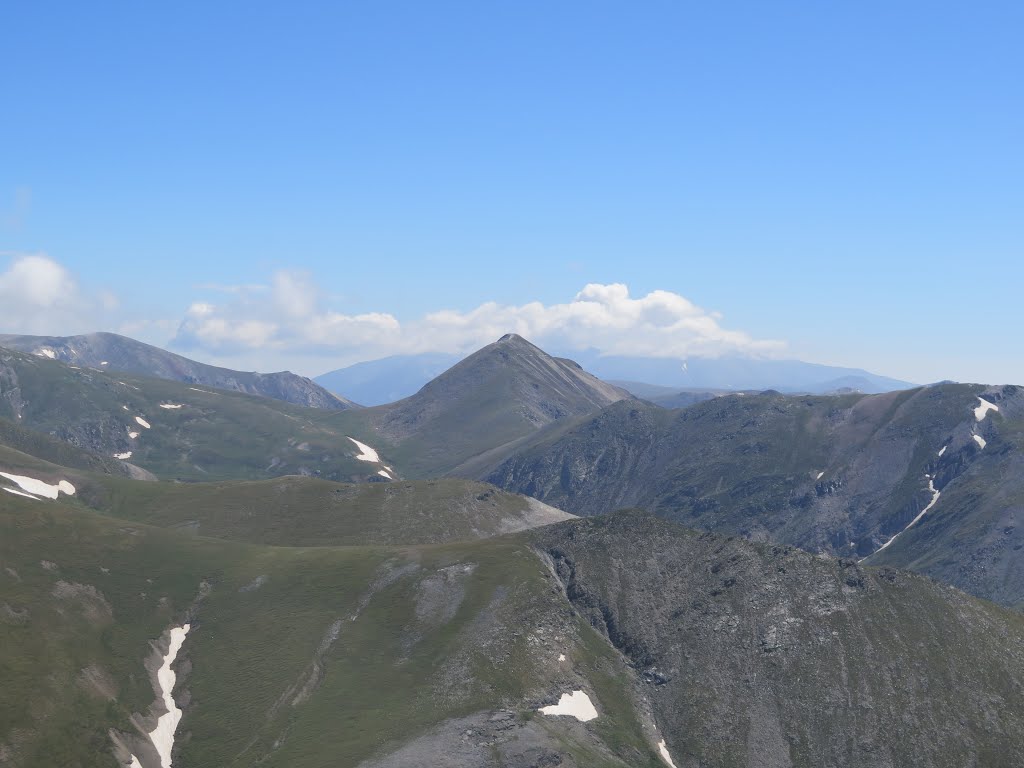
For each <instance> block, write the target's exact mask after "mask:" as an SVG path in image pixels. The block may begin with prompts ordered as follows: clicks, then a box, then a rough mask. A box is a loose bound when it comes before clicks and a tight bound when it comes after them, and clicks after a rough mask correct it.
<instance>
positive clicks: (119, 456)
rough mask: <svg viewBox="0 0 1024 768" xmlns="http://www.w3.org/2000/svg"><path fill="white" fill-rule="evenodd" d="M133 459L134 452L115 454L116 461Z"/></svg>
mask: <svg viewBox="0 0 1024 768" xmlns="http://www.w3.org/2000/svg"><path fill="white" fill-rule="evenodd" d="M131 457H132V452H131V451H125V452H124V453H115V454H114V458H115V459H121V461H124V460H125V459H130V458H131Z"/></svg>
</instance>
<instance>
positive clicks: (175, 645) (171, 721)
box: [149, 624, 191, 768]
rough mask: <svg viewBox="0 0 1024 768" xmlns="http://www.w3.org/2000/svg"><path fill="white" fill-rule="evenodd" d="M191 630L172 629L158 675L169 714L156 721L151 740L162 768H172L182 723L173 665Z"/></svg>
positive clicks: (186, 625) (187, 625) (181, 627)
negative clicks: (172, 749) (172, 758)
mask: <svg viewBox="0 0 1024 768" xmlns="http://www.w3.org/2000/svg"><path fill="white" fill-rule="evenodd" d="M190 628H191V625H190V624H185V625H183V626H180V627H172V628H171V644H170V647H169V648H168V649H167V655H166V656H164V663H163V665H161V667H160V669H159V671H158V672H157V673H156V679H157V681H158V682H159V684H160V689H161V696H162V697H163V701H164V706H165V707H166V708H167V713H166V714H164V715H161V716H160V719H159V720H157V721H156V728H154V729H153V730H152V731H151V732H150V734H149V738H150V740H151V741H152V742H153V746H154V747H156V751H157V754H159V755H160V765H161V768H171V747H173V746H174V731H175V730H177V728H178V723H179V722H180V721H181V710H180V709H178V705H177V704H175V703H174V696H172V695H171V694H172V693H173V691H174V683H175V682H176V681H177V679H178V676H177V675H176V674H174V670H173V669H171V664H173V663H174V659H175V658H176V657H177V655H178V651H180V650H181V644H182V643H184V642H185V635H187V634H188V631H189V629H190Z"/></svg>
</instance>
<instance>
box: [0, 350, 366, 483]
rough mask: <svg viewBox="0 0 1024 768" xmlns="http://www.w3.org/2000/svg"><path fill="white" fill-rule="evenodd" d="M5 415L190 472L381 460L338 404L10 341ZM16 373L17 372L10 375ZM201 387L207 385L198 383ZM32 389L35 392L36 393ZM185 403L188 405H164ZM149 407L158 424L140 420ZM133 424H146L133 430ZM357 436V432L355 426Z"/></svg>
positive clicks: (334, 470) (298, 469) (1, 360)
mask: <svg viewBox="0 0 1024 768" xmlns="http://www.w3.org/2000/svg"><path fill="white" fill-rule="evenodd" d="M0 366H4V367H6V370H7V371H8V378H7V379H2V378H0V385H2V386H0V389H4V390H5V391H6V392H8V394H12V395H13V394H14V389H15V385H16V387H17V390H18V391H17V394H18V395H19V398H17V399H13V398H12V397H5V398H0V417H3V418H7V419H9V420H11V421H16V422H17V423H18V424H19V425H20V426H23V427H27V428H29V429H32V430H35V431H37V432H44V433H49V434H51V435H53V436H55V437H58V438H60V439H62V440H65V441H67V442H71V443H73V444H75V445H77V446H79V447H81V448H86V449H89V450H91V451H94V452H96V453H99V454H101V455H105V456H113V455H114V454H116V453H125V452H127V451H131V452H132V456H131V462H132V463H133V464H137V465H138V466H141V467H143V468H145V469H147V470H150V471H152V472H154V473H155V474H157V475H158V476H160V477H164V478H177V479H182V480H190V481H197V480H216V479H257V478H264V477H272V476H277V475H283V474H313V475H317V476H321V477H327V478H331V479H336V480H348V479H359V478H366V477H370V476H373V475H375V473H376V472H377V470H378V469H379V467H377V466H376V465H374V464H372V463H368V462H360V461H357V460H356V459H355V454H356V453H358V451H357V450H356V448H355V446H354V445H353V444H352V443H351V442H350V441H349V440H348V439H347V437H346V434H347V433H345V432H344V431H343V430H341V429H337V428H334V427H332V426H330V424H329V422H328V419H329V417H330V415H331V412H329V411H325V410H322V409H314V408H302V407H300V406H294V405H289V404H287V403H282V402H278V401H276V400H271V399H269V398H265V397H257V396H249V395H243V394H238V393H233V392H226V391H217V390H210V389H207V388H202V387H199V388H193V387H190V386H189V385H186V384H181V383H178V382H173V381H164V380H161V379H151V378H143V377H139V376H134V375H130V374H127V373H120V372H114V373H106V372H102V371H95V370H88V369H76V368H73V367H71V366H67V365H64V364H63V363H59V362H56V361H52V360H46V359H43V358H37V357H34V356H32V355H25V354H21V353H17V352H11V351H9V350H3V351H2V355H0ZM10 372H13V377H12V376H11V375H10ZM197 390H201V391H197ZM29 393H30V394H29ZM162 403H163V404H180V405H182V406H183V407H182V408H180V409H173V410H168V409H164V408H160V407H159V406H160V404H162ZM137 416H141V417H142V418H143V419H144V420H146V421H147V422H148V423H149V424H150V425H151V429H145V428H144V427H141V426H140V425H139V424H138V423H137V422H136V420H135V419H136V417H137ZM129 432H138V433H139V436H138V437H137V438H135V439H132V438H130V437H129ZM353 436H355V437H359V436H358V435H353Z"/></svg>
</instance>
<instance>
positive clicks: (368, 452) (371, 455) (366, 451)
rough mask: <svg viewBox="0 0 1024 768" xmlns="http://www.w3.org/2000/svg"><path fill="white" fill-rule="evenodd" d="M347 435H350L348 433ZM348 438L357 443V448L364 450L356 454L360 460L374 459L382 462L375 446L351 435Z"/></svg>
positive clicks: (373, 460)
mask: <svg viewBox="0 0 1024 768" xmlns="http://www.w3.org/2000/svg"><path fill="white" fill-rule="evenodd" d="M346 437H348V436H347V435H346ZM348 439H349V440H351V441H352V442H353V443H355V444H356V448H358V449H359V450H360V451H362V453H360V454H359V455H358V456H356V458H357V459H359V461H372V462H375V463H377V464H380V456H379V455H378V454H377V452H376V451H375V450H373V448H371V447H370V446H368V445H367V444H366V443H360V442H359V441H358V440H356V439H355V438H354V437H349V438H348Z"/></svg>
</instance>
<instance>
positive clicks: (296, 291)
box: [172, 271, 785, 359]
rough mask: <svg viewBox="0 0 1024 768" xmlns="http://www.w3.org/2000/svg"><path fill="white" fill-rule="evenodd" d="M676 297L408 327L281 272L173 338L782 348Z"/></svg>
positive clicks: (210, 347) (616, 291)
mask: <svg viewBox="0 0 1024 768" xmlns="http://www.w3.org/2000/svg"><path fill="white" fill-rule="evenodd" d="M721 321H722V318H721V316H720V315H719V314H718V313H715V312H709V311H707V310H705V309H703V308H701V307H699V306H697V305H696V304H694V303H693V302H691V301H689V300H688V299H686V298H685V297H683V296H680V295H679V294H677V293H673V292H671V291H664V290H656V291H651V292H650V293H648V294H647V295H645V296H641V297H633V296H631V295H630V292H629V288H628V287H627V286H626V285H624V284H622V283H612V284H608V285H602V284H598V283H590V284H588V285H586V286H584V287H583V289H582V290H581V291H579V293H577V294H576V296H574V297H573V298H572V300H571V301H568V302H565V303H561V304H542V303H541V302H536V301H534V302H528V303H526V304H520V305H503V304H498V303H495V302H485V303H483V304H480V305H479V306H477V307H475V308H474V309H471V310H468V311H459V310H450V309H446V310H439V311H436V312H430V313H428V314H426V315H424V316H422V317H420V318H417V319H415V320H412V321H409V322H404V323H403V322H400V321H399V320H398V318H396V317H395V316H394V315H393V314H391V313H388V312H370V313H364V314H351V315H350V314H345V313H343V312H338V311H335V310H333V309H329V308H327V307H325V306H324V302H323V301H322V299H321V297H320V296H319V295H318V291H317V289H316V287H315V285H314V283H313V280H312V277H311V276H310V275H308V274H303V273H299V272H290V271H282V272H278V273H276V274H275V275H274V277H273V281H272V283H271V285H269V286H266V287H260V288H258V289H254V288H253V287H249V289H248V290H245V291H230V292H228V300H227V301H226V302H224V303H218V304H214V303H208V302H196V303H194V304H192V306H190V307H189V309H188V311H187V313H186V316H185V318H184V320H183V321H182V322H181V325H180V326H179V328H178V332H177V334H176V336H175V337H174V339H173V342H172V343H173V345H174V346H175V347H178V348H180V349H203V350H207V351H209V352H212V353H215V354H223V355H231V354H237V353H238V352H240V351H244V350H246V349H253V348H260V349H274V350H284V349H288V350H292V351H297V352H303V353H312V354H316V353H333V354H343V355H346V356H352V355H355V356H357V357H360V358H363V359H369V358H372V357H382V356H385V355H391V354H412V353H419V352H455V353H463V352H468V351H470V350H473V349H476V348H478V347H480V346H482V345H484V344H488V343H490V342H492V341H494V340H495V339H497V338H498V337H499V336H501V335H502V334H504V333H509V332H513V333H518V334H520V335H521V336H524V337H526V338H528V339H531V340H533V341H535V342H537V343H538V344H541V345H545V344H547V345H550V346H552V347H555V348H559V349H588V348H592V349H597V350H599V351H600V352H601V353H602V354H615V355H634V356H650V357H690V356H699V357H715V356H719V355H723V354H744V355H758V356H766V355H774V354H776V353H778V352H781V351H782V350H783V349H784V348H785V345H784V343H783V342H781V341H776V340H765V339H755V338H753V337H751V336H750V335H749V334H747V333H745V332H743V331H738V330H730V329H727V328H724V327H723V326H722V324H721Z"/></svg>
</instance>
